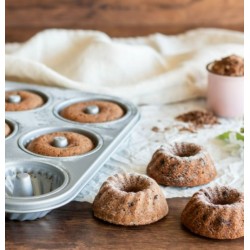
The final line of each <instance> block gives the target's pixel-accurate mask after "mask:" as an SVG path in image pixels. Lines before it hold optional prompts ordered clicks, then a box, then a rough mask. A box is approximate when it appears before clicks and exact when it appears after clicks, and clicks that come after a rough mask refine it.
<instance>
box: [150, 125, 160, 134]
mask: <svg viewBox="0 0 250 250" xmlns="http://www.w3.org/2000/svg"><path fill="white" fill-rule="evenodd" d="M151 130H152V131H154V132H156V133H157V132H159V131H160V129H159V128H158V127H156V126H154V127H152V128H151Z"/></svg>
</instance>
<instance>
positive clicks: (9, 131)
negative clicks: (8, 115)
mask: <svg viewBox="0 0 250 250" xmlns="http://www.w3.org/2000/svg"><path fill="white" fill-rule="evenodd" d="M10 133H11V128H10V126H9V124H8V123H6V122H5V137H7V136H8V135H9V134H10Z"/></svg>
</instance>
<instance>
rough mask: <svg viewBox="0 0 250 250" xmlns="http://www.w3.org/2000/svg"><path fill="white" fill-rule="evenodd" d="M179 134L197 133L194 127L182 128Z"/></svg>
mask: <svg viewBox="0 0 250 250" xmlns="http://www.w3.org/2000/svg"><path fill="white" fill-rule="evenodd" d="M179 132H190V133H197V131H196V130H195V128H194V127H193V126H188V127H180V128H179Z"/></svg>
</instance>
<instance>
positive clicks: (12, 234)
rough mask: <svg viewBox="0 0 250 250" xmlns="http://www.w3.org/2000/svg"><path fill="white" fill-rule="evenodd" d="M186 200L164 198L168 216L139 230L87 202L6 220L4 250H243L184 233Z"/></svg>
mask: <svg viewBox="0 0 250 250" xmlns="http://www.w3.org/2000/svg"><path fill="white" fill-rule="evenodd" d="M187 201H188V199H187V198H174V199H168V204H169V209H170V212H169V214H168V216H167V217H166V218H164V219H162V220H160V221H158V222H156V223H154V224H151V225H147V226H140V227H121V226H115V225H111V224H109V223H105V222H102V221H100V220H98V219H95V218H94V217H93V215H92V210H91V204H90V203H87V202H83V203H81V202H71V203H70V204H68V205H66V206H64V207H61V208H59V209H56V210H54V211H52V212H51V213H50V214H48V215H47V216H46V217H45V218H42V219H39V220H37V221H25V222H18V221H9V220H6V249H11V250H12V249H117V250H120V249H143V250H146V249H170V250H173V249H180V250H185V249H210V250H212V249H216V250H220V249H232V250H238V249H243V238H240V239H236V240H222V241H220V240H211V239H206V238H203V237H199V236H196V235H194V234H192V233H190V232H189V231H188V230H186V229H185V228H184V227H183V226H182V225H181V224H180V214H181V212H182V210H183V208H184V206H185V205H186V203H187Z"/></svg>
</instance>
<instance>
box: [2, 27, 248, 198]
mask: <svg viewBox="0 0 250 250" xmlns="http://www.w3.org/2000/svg"><path fill="white" fill-rule="evenodd" d="M243 42H244V39H243V33H241V32H235V31H228V30H221V29H196V30H192V31H189V32H186V33H184V34H180V35H175V36H167V35H163V34H153V35H150V36H147V37H137V38H110V37H108V36H107V35H106V34H104V33H102V32H98V31H83V30H57V29H52V30H46V31H43V32H40V33H38V34H37V35H35V36H34V37H33V38H31V39H30V40H28V41H27V42H26V43H22V44H17V43H15V44H7V45H6V78H7V80H16V81H22V82H30V83H36V84H43V85H49V86H61V87H68V88H75V89H79V90H83V91H90V92H97V93H106V94H112V95H117V96H120V97H124V98H128V99H129V100H131V101H133V102H134V103H137V104H147V105H145V106H140V111H141V114H142V119H141V121H140V123H139V125H138V127H137V128H136V129H135V131H134V132H133V133H132V135H131V137H130V138H129V139H128V140H127V141H126V143H124V144H123V145H121V147H120V148H119V149H118V151H117V152H116V153H115V154H114V155H113V156H112V157H111V159H110V160H109V161H108V162H107V163H106V164H105V165H104V166H103V167H102V168H101V170H100V171H99V172H98V173H97V174H96V175H95V177H94V178H93V179H92V180H91V181H90V182H89V183H88V184H87V186H86V187H85V188H84V189H83V190H82V191H81V192H80V194H79V195H78V197H77V198H76V199H77V200H79V201H89V202H92V201H93V198H94V196H95V195H96V193H97V191H98V189H99V188H100V186H101V184H102V183H103V182H104V181H105V180H106V179H107V178H108V176H110V175H112V174H115V173H118V172H137V173H142V174H145V173H146V166H147V164H148V162H149V161H150V159H151V156H152V154H153V153H154V151H155V150H156V149H157V148H158V147H159V146H161V145H164V144H165V143H169V142H173V141H189V142H197V143H199V144H201V145H204V146H205V147H206V148H207V150H208V151H209V152H210V154H211V155H212V157H213V158H214V160H215V162H216V168H217V170H218V176H217V178H216V179H215V180H214V181H213V182H212V183H210V184H209V185H214V184H225V185H231V186H233V187H236V188H238V189H240V190H242V191H243V159H242V157H243V156H242V154H243V149H242V147H241V148H238V147H237V145H233V146H232V145H231V146H230V147H229V146H228V145H226V144H225V143H224V142H221V141H218V140H216V139H215V137H216V136H217V135H218V134H220V133H223V132H225V131H227V130H235V131H236V130H239V128H240V127H241V126H242V120H241V119H231V120H226V119H221V124H220V125H216V126H214V127H212V128H204V129H200V130H199V131H198V133H194V134H193V133H188V132H182V133H180V132H179V131H178V128H176V127H174V125H176V124H180V122H177V121H176V120H175V119H174V117H175V116H177V115H179V114H181V113H183V112H186V111H189V110H193V109H196V108H201V107H205V101H204V100H192V101H185V100H189V99H192V98H196V97H204V96H205V94H206V84H207V73H206V69H205V68H206V64H207V63H209V62H211V61H213V60H215V59H220V58H221V57H224V56H227V55H230V54H237V55H240V56H243ZM178 101H185V102H179V103H175V104H168V105H163V104H165V103H173V102H178ZM154 126H157V127H159V128H161V131H160V132H158V133H156V132H153V131H152V130H151V129H152V127H154ZM165 127H170V129H169V130H166V131H165V130H164V128H165ZM199 188H200V187H195V188H172V187H162V190H163V191H164V193H165V195H166V197H167V198H170V197H182V196H184V197H187V196H191V195H192V194H193V193H194V192H195V191H196V190H198V189H199Z"/></svg>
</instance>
